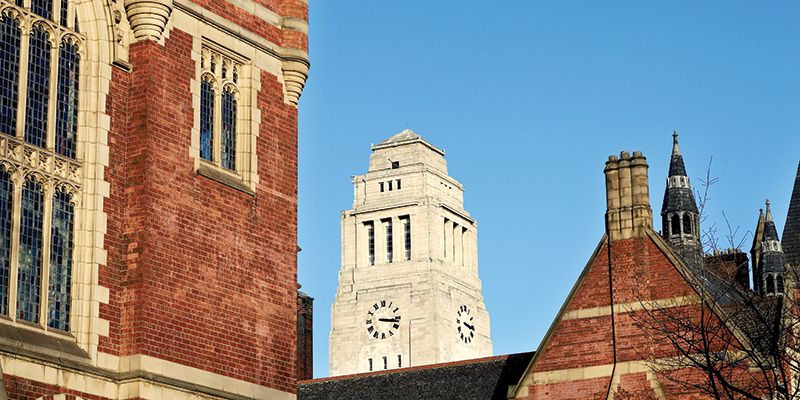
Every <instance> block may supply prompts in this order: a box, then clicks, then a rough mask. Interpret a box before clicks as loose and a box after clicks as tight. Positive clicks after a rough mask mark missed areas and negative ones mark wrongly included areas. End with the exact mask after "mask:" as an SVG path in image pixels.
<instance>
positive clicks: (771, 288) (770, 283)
mask: <svg viewBox="0 0 800 400" xmlns="http://www.w3.org/2000/svg"><path fill="white" fill-rule="evenodd" d="M766 286H767V294H774V293H775V280H774V278H773V277H772V275H767V283H766Z"/></svg>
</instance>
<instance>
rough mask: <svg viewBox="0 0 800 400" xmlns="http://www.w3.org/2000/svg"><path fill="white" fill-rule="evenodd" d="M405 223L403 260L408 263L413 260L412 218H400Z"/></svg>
mask: <svg viewBox="0 0 800 400" xmlns="http://www.w3.org/2000/svg"><path fill="white" fill-rule="evenodd" d="M400 220H401V221H402V222H403V244H404V247H405V249H404V250H405V251H404V254H403V258H404V259H405V260H406V261H408V260H410V259H411V218H410V217H409V216H405V217H400Z"/></svg>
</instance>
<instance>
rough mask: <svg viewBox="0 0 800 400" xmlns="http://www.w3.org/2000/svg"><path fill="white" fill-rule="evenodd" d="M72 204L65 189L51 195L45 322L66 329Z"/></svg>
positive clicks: (68, 305) (67, 324)
mask: <svg viewBox="0 0 800 400" xmlns="http://www.w3.org/2000/svg"><path fill="white" fill-rule="evenodd" d="M74 216H75V206H74V205H73V204H72V199H71V196H70V194H69V193H67V192H64V191H61V190H59V191H57V192H56V194H55V196H54V197H53V222H52V227H51V231H52V233H51V235H50V281H49V289H48V291H47V292H48V294H49V299H48V324H47V325H48V326H49V327H51V328H55V329H59V330H62V331H67V330H69V309H70V286H71V282H70V277H71V275H72V274H71V272H72V236H73V224H74Z"/></svg>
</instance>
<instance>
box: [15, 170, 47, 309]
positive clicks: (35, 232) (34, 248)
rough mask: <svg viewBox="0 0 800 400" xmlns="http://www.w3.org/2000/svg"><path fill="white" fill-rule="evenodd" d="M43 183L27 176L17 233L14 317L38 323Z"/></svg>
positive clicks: (23, 188) (23, 187)
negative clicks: (17, 257)
mask: <svg viewBox="0 0 800 400" xmlns="http://www.w3.org/2000/svg"><path fill="white" fill-rule="evenodd" d="M43 222H44V192H43V190H42V184H41V183H39V182H36V181H34V180H33V179H31V178H30V177H29V178H28V179H26V180H25V184H24V185H23V186H22V222H21V224H20V230H19V267H18V272H17V318H19V319H22V320H25V321H28V322H34V323H38V322H39V291H40V285H41V277H42V224H43Z"/></svg>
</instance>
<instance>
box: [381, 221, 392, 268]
mask: <svg viewBox="0 0 800 400" xmlns="http://www.w3.org/2000/svg"><path fill="white" fill-rule="evenodd" d="M383 231H384V232H385V233H386V262H388V263H390V262H392V259H393V258H394V249H393V247H394V239H393V237H392V220H391V219H385V220H383Z"/></svg>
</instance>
